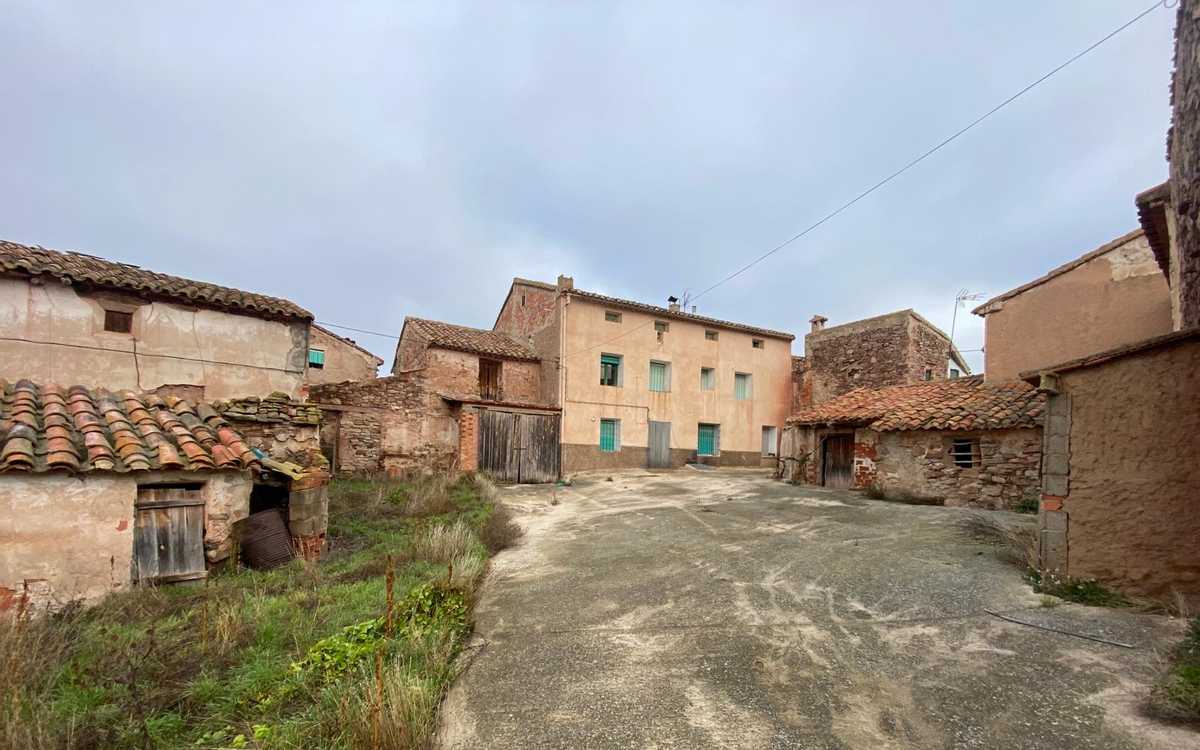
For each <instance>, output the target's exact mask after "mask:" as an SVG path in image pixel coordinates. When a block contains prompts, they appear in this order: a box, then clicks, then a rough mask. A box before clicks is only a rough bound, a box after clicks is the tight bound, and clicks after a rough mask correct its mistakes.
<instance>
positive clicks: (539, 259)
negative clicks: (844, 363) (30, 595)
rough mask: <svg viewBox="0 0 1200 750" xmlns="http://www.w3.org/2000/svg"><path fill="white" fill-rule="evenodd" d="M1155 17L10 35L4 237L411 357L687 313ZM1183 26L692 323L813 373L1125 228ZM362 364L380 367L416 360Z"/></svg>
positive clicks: (1049, 96)
mask: <svg viewBox="0 0 1200 750" xmlns="http://www.w3.org/2000/svg"><path fill="white" fill-rule="evenodd" d="M1147 5H1148V3H1147V0H1136V1H1131V0H1121V1H1118V0H1079V1H1078V2H1066V1H1056V2H1051V3H1047V2H1044V0H1036V1H1034V0H1029V1H1025V0H1020V1H1016V2H1007V3H977V2H920V3H890V2H889V3H884V2H871V1H867V2H857V3H800V2H787V3H778V4H767V3H753V4H742V3H738V4H735V3H720V4H708V3H700V2H678V3H645V2H630V3H616V2H609V3H594V4H586V3H569V4H568V3H550V2H547V3H528V4H502V3H492V2H486V3H484V2H479V3H470V4H466V3H464V4H455V3H449V2H436V3H429V4H424V5H407V4H404V3H399V2H395V1H394V0H386V1H385V0H380V1H379V2H360V3H341V2H337V3H335V2H322V3H306V2H292V1H289V2H287V3H272V2H244V1H239V2H214V1H212V0H206V1H205V2H195V3H183V2H170V3H145V2H133V3H111V2H110V3H97V2H80V3H67V2H56V1H54V0H49V1H47V0H37V1H36V2H29V3H22V2H16V3H13V2H6V3H5V4H4V9H3V10H2V11H0V13H2V15H3V22H2V23H0V97H2V98H0V100H2V101H3V102H4V114H3V116H0V165H2V168H0V205H2V206H3V210H0V237H3V238H5V239H11V240H14V241H17V242H24V243H27V244H40V245H44V246H46V247H51V248H56V249H64V250H65V249H77V250H82V251H85V252H91V253H93V254H96V255H100V256H103V257H107V258H112V259H116V260H120V261H124V262H129V263H135V264H138V265H141V266H143V267H146V268H150V269H153V270H156V271H162V272H166V273H173V274H177V275H181V276H186V277H191V278H196V279H201V280H205V281H211V282H215V283H221V284H227V285H231V286H236V287H239V288H242V289H247V290H251V291H257V292H263V293H267V294H273V295H277V296H282V297H286V298H288V299H291V300H293V301H295V302H297V303H299V304H301V305H303V306H304V307H306V308H308V309H310V310H312V311H313V312H314V313H315V314H316V316H317V319H318V320H319V321H324V322H330V323H341V324H345V325H350V326H357V327H362V328H367V329H371V330H377V331H384V332H390V333H393V334H396V333H399V330H400V326H401V323H402V321H403V319H404V316H405V315H416V316H422V317H430V318H436V319H440V320H446V321H451V322H456V323H461V324H465V325H473V326H480V327H484V328H490V327H491V325H492V322H493V320H494V318H495V315H496V312H497V310H498V309H499V306H500V304H501V303H502V301H503V299H504V296H505V294H506V292H507V290H508V283H509V279H510V278H511V277H512V276H515V275H519V276H526V277H532V278H537V279H544V280H547V281H553V280H554V278H555V277H556V276H557V275H558V274H559V273H565V274H569V275H573V276H574V278H575V283H576V285H577V286H578V287H581V288H584V289H589V290H593V291H598V292H604V293H608V294H614V295H619V296H625V297H631V298H634V299H638V300H642V301H647V302H655V303H659V304H665V300H666V297H667V296H668V295H670V294H675V295H681V294H682V293H683V292H684V291H685V290H691V291H692V293H693V294H695V293H696V292H698V291H699V290H701V289H704V288H705V287H708V286H709V285H711V284H713V283H714V282H716V281H718V280H720V279H721V278H723V277H725V276H726V275H727V274H729V273H730V272H731V271H733V270H735V269H736V268H737V267H739V266H740V265H742V264H744V263H745V262H746V261H747V260H748V259H750V258H752V257H754V256H757V255H759V254H761V253H762V252H764V251H765V250H767V249H769V248H770V247H772V246H774V245H776V244H777V243H779V242H781V241H782V240H784V239H786V238H787V237H789V236H791V235H793V234H795V233H796V232H798V231H799V230H801V229H803V228H804V227H806V226H807V225H809V224H810V223H812V222H813V221H814V220H816V219H817V218H819V217H820V216H821V215H823V214H824V213H826V212H827V211H829V210H831V209H832V208H834V207H836V206H837V205H838V204H840V203H841V202H843V201H845V200H847V199H849V198H850V197H852V196H853V195H854V194H856V193H857V192H859V191H860V190H862V189H863V188H865V187H867V186H869V185H870V184H872V183H873V182H875V181H876V180H878V179H879V178H881V177H882V176H884V175H886V174H888V173H889V172H891V171H892V170H894V169H896V168H898V167H899V166H901V165H902V164H904V163H905V162H907V161H908V160H909V159H910V158H912V157H913V156H915V155H916V154H918V153H920V152H922V151H924V150H925V149H927V148H928V147H930V146H932V145H933V144H935V143H936V142H938V141H939V140H941V139H942V138H943V137H945V136H946V135H949V134H950V133H952V132H954V131H955V130H957V129H958V128H959V127H961V126H962V125H964V124H966V123H967V122H969V121H970V120H972V119H973V118H974V117H976V116H978V115H979V114H982V113H983V112H985V111H987V110H988V109H989V108H991V107H992V106H994V105H995V104H997V103H999V102H1000V101H1001V100H1003V99H1004V98H1006V97H1007V96H1009V95H1010V94H1012V93H1014V92H1015V91H1016V90H1017V89H1019V88H1021V87H1022V86H1024V85H1025V84H1027V83H1029V82H1030V81H1032V80H1034V79H1036V78H1037V77H1039V76H1040V75H1042V74H1043V73H1045V72H1046V71H1048V70H1049V69H1050V68H1052V67H1054V66H1055V65H1057V64H1058V63H1060V62H1062V61H1063V60H1064V59H1066V58H1067V57H1069V56H1070V55H1072V54H1074V53H1075V52H1077V51H1079V50H1081V49H1083V48H1084V47H1086V46H1087V45H1089V44H1091V43H1092V42H1093V41H1095V40H1097V39H1099V38H1100V37H1102V36H1103V35H1105V34H1106V33H1108V32H1109V31H1111V30H1112V29H1114V28H1116V27H1117V26H1118V25H1120V24H1121V23H1123V22H1125V21H1126V20H1128V19H1129V18H1131V17H1133V16H1134V15H1135V14H1136V13H1138V12H1139V11H1140V10H1142V9H1143V8H1144V7H1146V6H1147ZM650 6H653V7H650ZM742 6H752V7H742ZM1174 15H1175V14H1174V11H1165V10H1161V9H1160V10H1158V11H1156V12H1154V13H1151V14H1150V15H1149V16H1148V17H1146V18H1145V19H1143V20H1142V21H1140V22H1139V23H1138V24H1136V25H1135V26H1134V27H1132V28H1130V29H1128V30H1126V31H1125V32H1123V33H1122V34H1121V35H1119V36H1117V37H1116V38H1114V39H1112V40H1111V41H1109V42H1108V43H1107V44H1105V45H1103V46H1102V47H1100V48H1099V49H1097V50H1096V51H1095V52H1093V53H1091V54H1090V55H1088V56H1087V57H1085V58H1084V59H1083V60H1081V61H1079V62H1077V63H1076V64H1074V65H1072V66H1071V67H1069V68H1067V69H1066V70H1064V71H1063V72H1061V73H1059V74H1058V75H1057V76H1055V77H1054V78H1052V79H1051V80H1050V81H1048V82H1047V83H1045V84H1043V85H1042V86H1040V87H1038V88H1037V89H1035V90H1033V91H1032V92H1030V93H1029V94H1027V95H1026V96H1025V97H1023V98H1022V99H1020V100H1018V101H1017V102H1015V103H1014V104H1012V105H1010V107H1009V108H1008V109H1006V110H1004V111H1003V112H1001V113H1000V114H998V115H996V116H994V117H993V118H992V119H990V120H989V121H987V122H986V123H985V124H983V125H982V126H980V127H978V128H977V129H975V130H974V131H972V132H971V133H969V134H967V135H966V136H964V137H963V138H962V139H960V140H958V141H956V142H955V143H954V144H952V145H951V146H949V147H948V148H946V149H944V150H943V151H941V152H939V153H938V154H936V155H935V156H934V157H932V158H931V159H929V160H928V161H926V162H924V163H922V164H921V165H919V166H918V167H916V168H915V169H913V170H912V171H910V172H909V173H907V174H905V175H904V176H902V177H901V178H899V179H898V180H897V181H895V182H893V183H892V184H891V185H889V186H887V187H885V188H884V189H882V190H880V191H879V192H877V193H875V194H874V195H872V196H871V197H869V198H868V199H866V200H863V201H862V202H860V203H859V204H857V205H856V206H854V207H853V208H851V209H850V210H848V211H846V212H845V213H843V214H842V215H841V216H839V217H837V218H836V219H834V220H833V221H831V222H829V223H828V224H826V225H825V226H823V227H822V228H820V229H818V230H816V231H815V232H813V233H812V234H810V235H808V236H807V237H805V238H803V239H801V240H800V241H798V242H796V243H795V244H793V245H791V246H789V247H788V248H787V249H785V250H783V251H781V252H779V253H777V254H776V255H775V256H773V257H772V258H771V259H769V260H768V261H766V262H764V263H762V264H760V265H759V266H757V267H756V268H754V269H753V270H752V271H750V272H747V273H745V274H743V275H742V276H740V277H738V278H737V279H736V280H735V281H733V282H730V283H729V284H726V285H724V286H722V287H720V288H719V289H716V290H714V291H712V292H711V293H709V294H707V295H705V296H704V297H703V298H702V299H700V300H699V301H698V303H697V304H698V305H699V308H700V312H701V313H704V314H708V315H712V316H716V317H721V318H727V319H732V320H736V321H740V322H745V323H750V324H755V325H761V326H766V327H771V328H777V329H783V330H790V331H793V332H795V333H796V334H797V335H798V339H797V341H796V342H795V345H794V352H795V353H797V354H799V353H801V352H802V349H803V334H804V332H805V331H806V330H807V329H808V322H807V321H808V319H809V318H810V317H812V315H813V314H814V313H821V314H824V315H826V316H827V317H828V318H829V319H830V324H831V325H832V324H836V323H841V322H847V321H850V320H855V319H858V318H863V317H867V316H871V315H877V314H881V313H885V312H889V311H892V310H896V309H901V308H905V307H913V308H915V309H916V310H917V311H918V312H920V313H922V314H923V315H925V316H927V317H929V318H930V319H932V320H933V321H934V322H935V323H937V324H939V325H941V326H944V327H945V329H946V330H949V328H950V322H951V320H950V319H951V314H952V312H953V307H954V303H953V299H954V294H955V292H956V291H957V290H958V289H960V288H964V287H965V288H967V289H970V290H971V291H976V292H983V293H985V294H988V295H993V294H997V293H1000V292H1003V291H1005V290H1007V289H1010V288H1012V287H1014V286H1016V285H1018V284H1020V283H1023V282H1024V281H1027V280H1029V279H1032V278H1034V277H1036V276H1038V275H1041V274H1042V273H1044V272H1045V271H1047V270H1049V269H1050V268H1052V267H1054V266H1056V265H1058V264H1060V263H1063V262H1065V261H1067V260H1070V259H1071V258H1074V257H1077V256H1079V255H1082V254H1083V253H1084V252H1086V251H1089V250H1091V249H1093V248H1095V247H1096V246H1098V245H1100V244H1102V243H1104V242H1106V241H1107V240H1110V239H1112V238H1114V237H1116V236H1118V235H1120V234H1122V233H1124V232H1126V231H1128V230H1130V229H1132V228H1134V227H1136V226H1137V217H1136V213H1135V210H1134V204H1133V197H1134V194H1135V193H1137V192H1139V191H1140V190H1143V189H1145V188H1147V187H1150V186H1152V185H1154V184H1157V183H1158V182H1161V181H1162V180H1164V179H1166V174H1167V165H1166V161H1165V158H1164V151H1165V145H1164V144H1165V137H1166V131H1167V126H1168V122H1169V118H1170V110H1169V106H1168V80H1169V75H1170V69H1171V45H1172V37H1171V29H1172V24H1173V22H1174ZM968 310H969V308H968ZM348 335H350V336H352V337H354V338H356V339H357V340H358V341H359V342H360V343H362V344H364V345H365V346H367V347H368V348H370V349H372V350H374V351H375V352H377V353H378V354H379V355H380V356H382V357H384V358H385V359H386V360H387V364H386V365H385V368H386V367H390V365H391V359H392V352H393V349H394V345H395V342H394V341H392V340H389V339H385V338H378V337H373V336H365V335H361V334H353V333H350V334H348ZM955 339H956V341H957V343H958V344H959V346H960V347H961V348H963V349H977V348H978V347H980V346H981V345H982V321H981V320H979V319H978V318H976V317H975V316H972V315H970V314H969V312H967V311H966V310H964V311H961V312H960V315H959V318H958V330H957V332H956V336H955ZM968 356H969V357H970V358H971V361H972V363H973V365H974V366H975V367H976V369H979V368H981V365H982V359H981V356H980V355H979V354H978V353H972V354H970V355H968Z"/></svg>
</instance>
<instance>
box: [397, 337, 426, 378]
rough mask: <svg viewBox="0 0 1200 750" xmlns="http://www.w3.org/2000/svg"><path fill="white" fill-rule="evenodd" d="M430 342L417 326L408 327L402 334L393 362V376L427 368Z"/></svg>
mask: <svg viewBox="0 0 1200 750" xmlns="http://www.w3.org/2000/svg"><path fill="white" fill-rule="evenodd" d="M428 345H429V341H428V340H427V339H426V338H425V337H424V336H423V335H421V334H420V333H419V332H418V331H417V328H416V326H410V325H406V326H404V330H403V331H401V332H400V341H399V342H398V343H397V344H396V356H395V358H394V359H393V360H392V374H393V375H397V374H399V373H401V372H403V371H405V370H415V369H416V368H418V367H424V366H425V350H426V347H427V346H428Z"/></svg>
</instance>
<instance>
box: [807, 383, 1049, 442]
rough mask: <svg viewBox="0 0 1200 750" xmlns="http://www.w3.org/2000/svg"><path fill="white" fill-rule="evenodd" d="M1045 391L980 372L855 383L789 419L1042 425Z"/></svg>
mask: <svg viewBox="0 0 1200 750" xmlns="http://www.w3.org/2000/svg"><path fill="white" fill-rule="evenodd" d="M1044 407H1045V396H1044V395H1042V394H1040V393H1038V392H1037V389H1035V388H1034V387H1033V386H1031V385H1029V384H1028V383H1025V382H1023V381H1020V380H1014V381H1009V382H1004V383H985V382H984V381H983V376H981V375H977V376H974V377H969V378H953V379H950V380H934V381H930V382H922V383H913V384H910V385H894V386H889V387H886V388H856V389H855V390H853V391H850V392H849V393H846V394H843V395H841V396H838V397H837V398H835V399H832V400H830V401H827V402H825V403H823V404H820V405H818V406H814V407H812V408H809V409H805V410H803V411H800V412H797V413H796V414H794V415H792V416H791V417H790V418H789V419H788V424H801V425H805V424H808V425H819V424H856V425H864V426H869V427H871V428H872V429H875V430H879V431H880V432H886V431H891V430H997V429H1004V428H1009V427H1034V426H1037V425H1040V424H1041V421H1042V411H1043V409H1044Z"/></svg>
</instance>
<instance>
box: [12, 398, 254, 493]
mask: <svg viewBox="0 0 1200 750" xmlns="http://www.w3.org/2000/svg"><path fill="white" fill-rule="evenodd" d="M257 464H258V462H257V459H256V457H255V455H254V453H253V452H252V451H251V450H250V448H249V447H248V446H247V445H246V443H245V441H244V440H243V439H242V437H241V435H239V434H238V433H237V431H236V430H234V429H233V428H232V427H230V426H229V423H228V422H226V421H225V420H224V419H223V418H222V417H221V416H220V415H219V414H217V413H216V412H215V411H214V410H213V409H212V407H210V406H209V405H207V404H198V405H196V406H192V405H191V404H190V403H188V402H187V401H184V400H182V399H178V398H174V397H166V398H160V397H158V396H156V395H154V394H142V395H138V394H135V393H133V392H132V391H121V392H120V393H112V392H110V391H106V390H103V389H94V390H92V389H88V388H84V387H83V386H79V385H76V386H71V387H70V388H63V387H61V386H57V385H44V386H39V385H36V384H34V383H32V382H30V381H28V380H21V381H18V382H17V383H15V384H11V383H8V382H6V381H4V380H0V472H6V471H21V472H33V473H42V472H49V471H68V472H79V473H86V472H91V471H115V472H130V471H153V470H182V471H202V470H206V469H248V468H253V467H256V466H257Z"/></svg>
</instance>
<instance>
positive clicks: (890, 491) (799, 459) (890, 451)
mask: <svg viewBox="0 0 1200 750" xmlns="http://www.w3.org/2000/svg"><path fill="white" fill-rule="evenodd" d="M1044 407H1045V397H1044V396H1042V395H1040V394H1039V393H1038V392H1037V390H1036V389H1035V388H1033V386H1031V385H1029V384H1028V383H1025V382H1022V381H1019V380H1018V381H1011V382H1006V383H985V382H984V380H983V377H982V376H973V377H966V378H955V379H950V380H939V381H931V382H921V383H912V384H908V385H896V386H888V387H885V388H857V389H855V390H852V391H850V392H849V393H846V394H843V395H842V396H839V397H837V398H834V399H832V400H831V401H826V402H824V403H822V404H820V405H818V406H814V407H811V408H808V409H803V410H801V411H799V412H797V413H796V414H794V415H793V416H792V417H791V418H790V419H788V423H787V429H786V430H785V432H784V437H783V446H782V449H781V456H782V460H781V468H780V474H781V476H783V477H784V478H786V479H790V480H792V481H796V482H801V483H806V484H815V485H822V486H826V487H841V488H852V489H874V490H876V491H878V492H880V493H881V494H882V495H884V496H885V497H898V498H907V499H919V500H930V501H940V502H943V503H945V504H946V505H959V506H963V505H965V506H976V507H985V508H994V509H999V508H1009V509H1012V508H1017V507H1020V506H1027V507H1029V508H1031V509H1032V508H1036V507H1037V500H1038V495H1039V480H1038V477H1039V474H1038V471H1039V467H1040V462H1041V444H1042V427H1041V423H1042V411H1043V409H1044Z"/></svg>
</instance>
